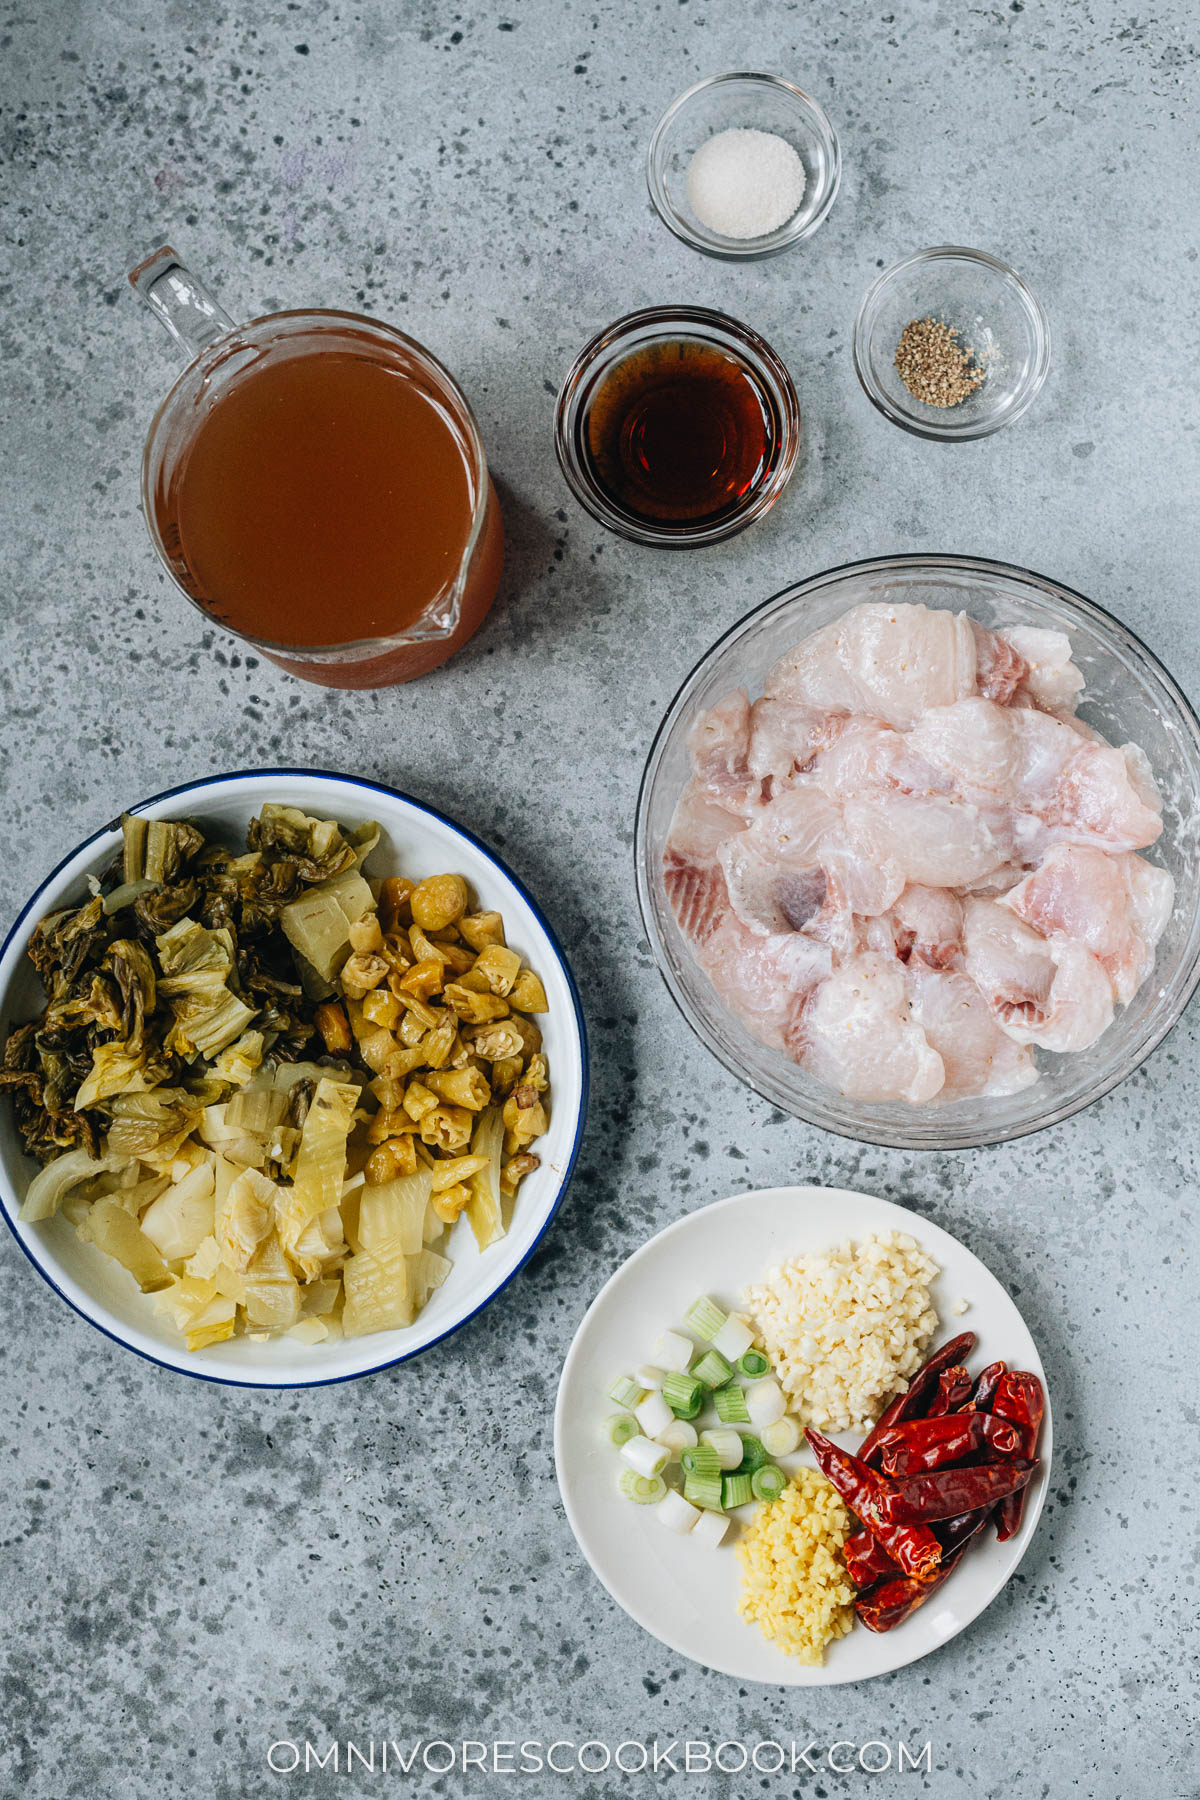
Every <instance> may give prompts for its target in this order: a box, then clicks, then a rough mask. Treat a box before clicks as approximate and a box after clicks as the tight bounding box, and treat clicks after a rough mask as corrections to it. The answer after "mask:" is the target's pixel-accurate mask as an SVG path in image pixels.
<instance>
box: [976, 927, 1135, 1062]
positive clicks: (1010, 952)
mask: <svg viewBox="0 0 1200 1800" xmlns="http://www.w3.org/2000/svg"><path fill="white" fill-rule="evenodd" d="M963 924H964V941H965V955H964V958H963V969H964V972H965V973H966V974H967V975H969V976H970V977H971V979H972V980H973V981H974V982H975V985H976V986H977V988H978V989H979V992H980V993H981V994H982V995H983V998H984V1000H985V1001H986V1002H987V1005H988V1007H989V1008H990V1010H991V1013H992V1016H993V1018H994V1019H995V1020H996V1023H997V1024H998V1025H999V1027H1000V1029H1001V1031H1003V1032H1005V1033H1006V1034H1007V1035H1008V1036H1009V1037H1011V1038H1012V1039H1013V1041H1014V1042H1015V1043H1018V1044H1037V1045H1040V1046H1041V1047H1042V1048H1043V1049H1045V1050H1055V1051H1059V1052H1064V1051H1068V1050H1084V1049H1086V1048H1087V1046H1088V1045H1089V1044H1094V1043H1095V1041H1096V1039H1097V1038H1098V1037H1099V1036H1100V1034H1101V1032H1103V1031H1107V1029H1108V1027H1109V1026H1110V1025H1111V1024H1112V1017H1113V991H1112V985H1111V983H1110V981H1109V977H1108V974H1107V972H1106V971H1105V969H1104V968H1103V966H1102V965H1101V964H1100V963H1099V962H1098V961H1097V959H1096V958H1095V957H1094V956H1093V955H1092V953H1091V951H1090V950H1087V949H1086V948H1085V947H1084V946H1083V945H1082V944H1076V943H1072V942H1071V941H1070V939H1067V938H1054V939H1047V938H1044V937H1042V936H1041V934H1040V933H1039V932H1037V931H1035V930H1034V929H1033V928H1032V926H1029V925H1027V924H1026V923H1025V922H1024V920H1022V919H1019V918H1017V916H1016V914H1015V913H1014V912H1013V911H1012V909H1011V908H1010V907H1007V906H1005V905H1004V904H1003V903H1002V902H1000V901H997V900H976V899H972V900H968V901H967V902H966V905H965V907H964V912H963Z"/></svg>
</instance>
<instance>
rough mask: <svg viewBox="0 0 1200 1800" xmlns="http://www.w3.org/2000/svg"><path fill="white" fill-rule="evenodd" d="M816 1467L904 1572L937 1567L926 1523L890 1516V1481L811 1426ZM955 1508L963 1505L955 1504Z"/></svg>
mask: <svg viewBox="0 0 1200 1800" xmlns="http://www.w3.org/2000/svg"><path fill="white" fill-rule="evenodd" d="M805 1436H806V1437H807V1439H808V1441H809V1443H810V1444H811V1446H812V1451H813V1455H814V1456H815V1457H816V1459H817V1464H818V1467H819V1468H820V1470H821V1473H822V1474H823V1475H824V1476H825V1477H826V1479H827V1480H828V1481H830V1482H832V1484H833V1486H834V1487H835V1488H836V1489H837V1491H838V1493H839V1494H840V1495H841V1496H842V1499H843V1500H844V1501H845V1502H846V1505H847V1506H848V1507H849V1508H850V1510H851V1512H853V1513H855V1514H857V1516H858V1517H859V1518H860V1519H861V1520H862V1522H863V1524H864V1525H865V1526H866V1528H867V1530H868V1531H869V1532H870V1533H871V1535H872V1536H873V1537H876V1538H878V1539H879V1542H880V1543H881V1544H882V1546H883V1548H884V1549H885V1550H886V1551H887V1553H888V1555H889V1556H890V1557H891V1558H892V1560H893V1561H894V1562H895V1563H897V1564H898V1565H899V1567H900V1568H901V1569H902V1570H903V1571H904V1573H905V1574H906V1575H916V1576H927V1575H930V1574H932V1572H933V1570H934V1569H936V1568H937V1566H938V1563H939V1562H940V1561H941V1557H942V1546H941V1545H940V1544H939V1543H938V1541H937V1538H936V1537H935V1536H934V1535H933V1532H932V1531H930V1529H929V1527H928V1526H927V1525H923V1524H920V1523H915V1524H909V1523H907V1522H905V1521H897V1520H892V1519H889V1518H888V1517H887V1516H886V1513H885V1511H884V1507H885V1504H886V1503H887V1502H888V1501H889V1500H890V1499H891V1498H892V1491H891V1484H890V1483H889V1482H886V1481H885V1480H884V1479H883V1477H882V1475H879V1474H877V1473H876V1471H875V1470H874V1469H869V1468H868V1467H867V1465H866V1464H865V1463H864V1462H862V1461H861V1460H860V1458H858V1457H857V1456H851V1455H850V1452H849V1451H848V1450H842V1449H840V1448H839V1447H838V1445H837V1444H834V1443H831V1441H830V1440H829V1438H827V1437H824V1436H822V1434H821V1433H820V1432H819V1431H814V1430H813V1429H812V1427H811V1426H810V1427H809V1429H808V1431H807V1432H806V1433H805ZM954 1511H955V1512H962V1511H963V1508H962V1507H960V1506H956V1507H955V1508H954Z"/></svg>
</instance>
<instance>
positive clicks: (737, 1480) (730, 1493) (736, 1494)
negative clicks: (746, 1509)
mask: <svg viewBox="0 0 1200 1800" xmlns="http://www.w3.org/2000/svg"><path fill="white" fill-rule="evenodd" d="M753 1498H754V1482H753V1478H752V1477H751V1476H749V1475H722V1477H721V1505H722V1507H723V1508H724V1509H725V1511H726V1512H728V1511H729V1508H730V1507H731V1506H745V1504H746V1502H747V1500H753Z"/></svg>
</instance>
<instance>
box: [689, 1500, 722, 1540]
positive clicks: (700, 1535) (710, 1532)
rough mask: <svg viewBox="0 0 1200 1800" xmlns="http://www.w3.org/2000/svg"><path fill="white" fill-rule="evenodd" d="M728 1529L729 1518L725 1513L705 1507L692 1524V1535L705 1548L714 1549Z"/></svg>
mask: <svg viewBox="0 0 1200 1800" xmlns="http://www.w3.org/2000/svg"><path fill="white" fill-rule="evenodd" d="M728 1530H729V1520H728V1519H727V1518H726V1517H725V1514H724V1513H719V1512H713V1511H712V1510H711V1508H706V1510H705V1511H704V1512H702V1513H701V1514H700V1517H699V1518H698V1519H697V1520H696V1523H695V1524H694V1525H693V1526H692V1536H693V1537H694V1538H695V1539H696V1540H697V1542H698V1543H701V1544H703V1545H704V1546H705V1547H706V1548H707V1549H709V1550H715V1549H716V1547H717V1545H718V1544H719V1543H720V1542H721V1539H722V1538H723V1537H724V1536H725V1533H726V1532H727V1531H728Z"/></svg>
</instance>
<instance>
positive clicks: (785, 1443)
mask: <svg viewBox="0 0 1200 1800" xmlns="http://www.w3.org/2000/svg"><path fill="white" fill-rule="evenodd" d="M762 1441H763V1449H764V1450H768V1451H770V1453H771V1455H772V1456H790V1455H791V1454H792V1451H793V1450H794V1449H795V1448H796V1446H797V1444H799V1442H800V1427H799V1425H797V1423H796V1421H795V1419H789V1418H787V1417H786V1416H785V1417H784V1418H782V1419H776V1420H775V1422H774V1424H773V1425H764V1426H763V1434H762Z"/></svg>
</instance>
